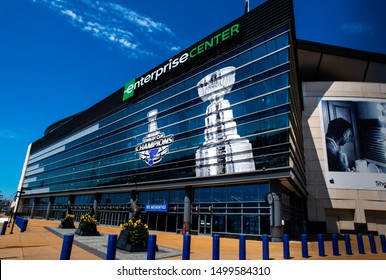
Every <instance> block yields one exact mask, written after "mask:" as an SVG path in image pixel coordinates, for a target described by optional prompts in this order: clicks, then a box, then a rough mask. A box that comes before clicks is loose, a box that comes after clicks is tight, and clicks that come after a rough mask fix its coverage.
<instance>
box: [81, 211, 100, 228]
mask: <svg viewBox="0 0 386 280" xmlns="http://www.w3.org/2000/svg"><path fill="white" fill-rule="evenodd" d="M96 224H97V220H96V219H94V218H93V217H91V216H90V214H85V215H82V216H81V217H80V223H79V227H80V228H81V229H82V230H84V231H96Z"/></svg>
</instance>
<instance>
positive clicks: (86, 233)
mask: <svg viewBox="0 0 386 280" xmlns="http://www.w3.org/2000/svg"><path fill="white" fill-rule="evenodd" d="M75 234H77V235H81V236H99V235H100V234H99V231H90V230H83V229H81V228H77V229H76V231H75Z"/></svg>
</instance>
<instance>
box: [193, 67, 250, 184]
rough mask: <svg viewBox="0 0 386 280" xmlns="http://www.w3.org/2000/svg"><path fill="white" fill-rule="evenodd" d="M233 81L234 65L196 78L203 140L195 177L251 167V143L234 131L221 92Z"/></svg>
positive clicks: (239, 170) (229, 87) (238, 170)
mask: <svg viewBox="0 0 386 280" xmlns="http://www.w3.org/2000/svg"><path fill="white" fill-rule="evenodd" d="M234 82H235V67H225V68H222V69H220V70H217V71H215V72H213V73H211V74H209V75H207V76H205V77H204V78H203V79H202V80H201V81H199V82H198V84H197V88H198V95H199V96H200V97H201V99H202V100H203V101H204V102H206V101H209V102H210V105H209V106H208V107H207V108H206V118H205V126H206V129H205V132H204V134H205V142H204V143H203V145H202V146H201V147H200V148H199V149H198V150H197V151H196V177H202V176H211V175H220V174H229V173H238V172H244V171H253V170H255V163H254V161H253V154H252V145H251V144H250V143H249V141H248V139H244V138H241V137H240V135H238V134H237V125H236V122H234V121H233V111H232V109H231V106H230V103H229V101H228V100H226V99H224V95H225V94H227V93H229V92H230V91H231V89H232V86H233V84H234Z"/></svg>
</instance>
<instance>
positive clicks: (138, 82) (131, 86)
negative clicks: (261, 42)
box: [123, 24, 239, 101]
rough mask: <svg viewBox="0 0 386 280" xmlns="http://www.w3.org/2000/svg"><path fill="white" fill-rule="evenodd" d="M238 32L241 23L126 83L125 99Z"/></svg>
mask: <svg viewBox="0 0 386 280" xmlns="http://www.w3.org/2000/svg"><path fill="white" fill-rule="evenodd" d="M238 33H239V24H235V25H233V26H231V27H229V28H227V29H225V30H223V31H222V32H220V33H218V34H216V35H215V36H213V37H211V38H210V39H209V40H206V41H205V42H203V43H201V44H199V45H197V46H195V47H193V48H192V49H190V51H188V52H185V53H183V54H182V55H180V56H179V57H177V58H174V59H169V61H168V62H167V63H166V64H164V65H163V66H162V67H160V68H158V69H156V70H154V71H153V72H151V73H150V74H148V75H146V76H142V77H141V78H139V79H133V80H131V81H129V82H128V83H126V84H125V89H124V92H123V101H125V100H127V99H129V98H131V97H133V96H134V91H135V89H137V88H140V87H141V86H143V85H146V84H147V83H149V82H151V81H157V80H158V78H159V77H161V76H162V75H163V74H165V73H167V72H169V71H170V70H172V69H174V68H176V67H178V66H179V65H181V64H183V63H185V62H186V61H188V60H189V59H193V58H195V57H196V56H198V55H200V54H202V53H204V52H205V51H206V50H208V49H211V48H213V47H215V46H217V45H218V44H220V43H222V42H224V41H226V40H228V39H230V38H232V37H233V36H235V35H237V34H238Z"/></svg>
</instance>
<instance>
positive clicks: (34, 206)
mask: <svg viewBox="0 0 386 280" xmlns="http://www.w3.org/2000/svg"><path fill="white" fill-rule="evenodd" d="M35 199H36V198H35ZM35 208H36V201H35V200H34V201H33V202H32V208H31V215H30V218H31V219H33V217H34V215H35Z"/></svg>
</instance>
